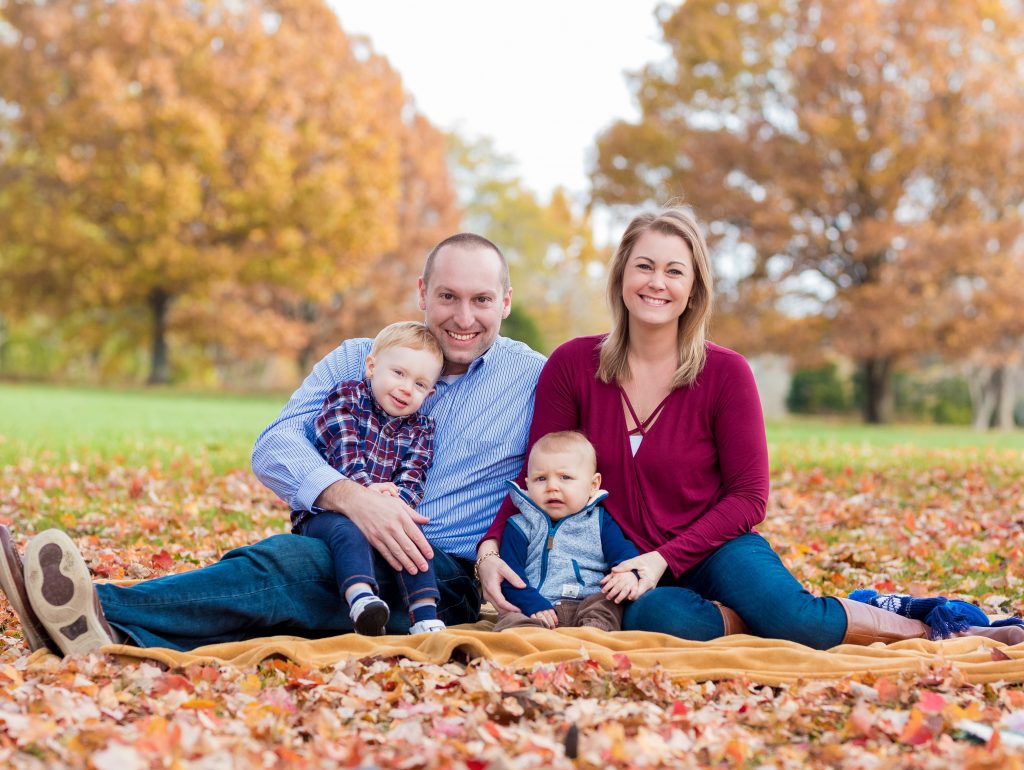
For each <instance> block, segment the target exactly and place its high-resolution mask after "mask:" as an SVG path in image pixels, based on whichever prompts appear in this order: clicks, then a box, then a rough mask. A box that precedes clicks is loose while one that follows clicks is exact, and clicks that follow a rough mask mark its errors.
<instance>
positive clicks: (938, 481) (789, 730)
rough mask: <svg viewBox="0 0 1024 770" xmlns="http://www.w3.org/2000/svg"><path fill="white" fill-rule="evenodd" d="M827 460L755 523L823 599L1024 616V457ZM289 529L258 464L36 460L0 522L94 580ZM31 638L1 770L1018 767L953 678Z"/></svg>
mask: <svg viewBox="0 0 1024 770" xmlns="http://www.w3.org/2000/svg"><path fill="white" fill-rule="evenodd" d="M869 454H870V453H869ZM826 459H827V460H828V462H824V463H822V464H821V466H820V467H815V466H814V465H811V464H809V463H806V462H794V463H792V464H789V465H786V466H785V467H784V468H783V469H782V470H780V471H779V472H777V473H776V474H775V476H774V478H773V492H772V497H771V501H770V510H769V515H768V520H767V522H766V524H765V525H764V526H763V527H762V528H761V531H762V532H763V533H764V534H765V535H766V536H768V537H769V539H770V540H771V541H772V542H773V544H774V545H775V546H776V548H777V549H778V550H779V552H780V554H781V555H782V556H783V558H784V560H785V561H786V562H787V563H788V564H789V565H790V567H791V568H792V569H793V571H794V572H795V573H796V575H797V576H798V577H799V578H800V579H801V580H802V581H804V582H805V583H806V584H807V585H808V586H810V587H811V589H812V590H813V591H815V592H818V593H836V594H839V595H845V594H846V593H848V592H849V591H851V590H853V589H855V588H861V587H875V588H878V589H879V590H894V589H905V590H910V591H913V592H916V593H942V594H945V595H947V596H950V597H957V598H964V599H969V600H972V601H975V602H977V603H978V604H980V605H981V606H982V607H983V608H985V609H986V610H987V611H989V612H1003V613H1012V612H1021V611H1024V601H1022V598H1021V597H1022V592H1021V590H1020V587H1021V581H1022V580H1024V538H1022V537H1021V531H1022V527H1024V480H1022V479H1024V473H1022V468H1024V460H1022V457H1021V453H1020V452H1019V451H1016V450H999V451H997V450H989V451H987V452H985V453H978V452H974V451H969V450H948V451H944V452H943V451H936V452H931V453H930V454H929V455H928V456H927V457H925V458H923V459H922V458H921V457H920V456H915V458H914V459H913V461H912V462H911V461H907V462H901V461H900V458H899V456H898V452H897V454H896V455H893V454H892V453H890V454H889V455H887V456H886V458H885V461H884V462H882V461H879V462H871V461H870V457H868V461H865V460H864V458H859V459H858V460H857V461H856V462H855V463H854V464H852V465H849V466H845V467H844V466H843V465H842V462H837V459H841V458H837V457H831V458H826ZM821 468H828V469H829V470H822V469H821ZM286 519H287V511H286V510H285V509H284V508H283V506H281V504H280V503H278V502H277V501H276V500H275V498H274V497H273V496H272V495H271V494H270V493H269V492H268V491H266V490H265V489H264V488H263V487H262V486H260V485H259V484H258V483H257V482H256V481H255V480H254V479H253V478H252V477H251V475H250V474H249V473H248V472H245V471H231V472H227V473H215V472H214V471H213V470H212V469H211V464H210V462H209V461H208V459H207V458H205V457H203V456H202V455H197V456H196V457H195V458H194V459H188V458H185V457H178V458H177V459H175V460H173V461H171V462H161V461H154V462H153V464H152V465H150V466H148V467H134V468H129V467H125V466H124V465H123V464H122V463H120V462H118V460H117V458H116V457H115V458H113V459H104V458H102V457H95V458H91V459H89V460H87V461H85V460H79V461H75V460H66V459H60V460H57V459H47V458H46V456H45V455H42V456H37V457H36V458H31V459H24V460H21V461H19V462H16V463H13V464H9V465H7V466H4V467H3V468H2V470H0V523H5V524H7V525H8V526H10V527H11V528H12V530H14V532H15V536H16V538H17V540H18V543H19V545H20V546H23V545H24V542H25V540H26V539H27V537H28V536H29V535H30V534H33V533H35V532H38V531H40V530H42V529H44V528H46V527H48V526H60V527H62V528H65V529H66V530H68V531H69V532H70V534H71V535H72V537H74V538H75V539H76V541H77V542H78V543H79V544H80V546H81V547H82V550H83V553H84V555H85V557H86V560H87V562H88V563H89V565H90V568H91V569H92V570H93V571H94V573H95V574H96V575H97V576H98V577H105V578H112V579H116V578H146V577H150V576H155V575H161V574H166V573H169V572H174V571H178V570H185V569H192V568H194V567H196V566H200V565H202V564H207V563H209V562H211V561H214V560H216V559H217V558H218V557H219V556H220V554H222V553H223V552H224V551H226V550H229V549H230V548H233V547H235V546H238V545H241V544H244V543H247V542H252V541H255V540H258V539H260V538H262V537H264V536H266V535H269V534H274V533H277V532H281V531H284V529H285V522H286ZM20 637H21V631H20V628H19V626H18V624H17V622H16V621H15V619H14V617H13V615H12V614H11V613H10V610H9V609H8V607H7V605H6V603H5V602H2V601H0V765H2V766H4V767H8V766H10V767H25V768H32V767H39V768H44V767H46V768H49V767H56V766H67V767H95V768H98V769H99V770H107V769H108V768H109V769H110V770H114V769H115V768H116V769H117V770H134V769H135V768H177V767H181V768H185V767H197V768H222V767H232V766H239V767H242V766H245V767H268V768H272V767H282V768H284V767H311V768H312V767H325V768H326V767H332V768H333V767H382V768H383V767H396V768H408V769H409V770H413V769H414V768H416V769H418V768H447V767H452V768H470V769H471V770H483V769H484V768H490V769H492V770H499V769H500V768H533V767H555V768H570V767H578V768H603V767H616V768H627V767H644V768H646V767H705V766H711V767H761V766H764V767H794V768H795V767H805V766H820V767H845V768H887V767H934V768H945V767H952V766H955V767H975V768H1004V767H1024V749H1022V748H1021V747H1020V744H1024V737H1022V735H1021V734H1022V733H1024V689H1022V688H1021V687H1020V686H1018V685H1014V686H1009V685H1000V684H994V685H971V684H967V683H965V682H964V681H963V678H962V677H961V675H960V674H959V672H958V671H957V670H955V669H954V668H951V667H945V668H944V667H942V666H939V667H937V668H936V669H934V670H933V671H932V672H931V673H929V674H917V675H903V676H901V677H889V678H884V677H883V678H878V677H876V676H874V675H873V674H871V673H870V672H865V673H864V674H862V675H859V676H854V677H847V678H845V679H842V680H839V681H834V682H820V681H806V682H801V683H797V684H795V685H786V686H776V687H769V686H762V685H759V684H755V683H751V682H749V681H745V680H743V679H736V680H731V681H722V682H716V683H709V682H703V683H700V682H694V681H691V680H684V679H677V678H673V677H672V676H669V675H668V674H667V673H666V672H664V671H660V670H653V671H649V670H648V671H640V670H637V669H635V668H632V667H631V666H630V665H629V662H628V660H626V659H625V658H620V659H619V666H618V667H617V668H616V669H615V670H612V671H608V670H603V669H601V668H600V667H599V666H597V665H596V664H595V663H594V662H593V661H588V660H580V661H577V662H572V663H564V664H560V665H557V666H555V665H544V666H539V667H536V668H534V669H530V670H513V669H510V668H505V667H501V666H498V665H495V664H493V663H491V662H488V661H470V662H468V663H449V664H446V665H427V664H419V663H412V662H410V661H405V660H393V659H364V660H358V661H357V660H350V661H346V662H343V663H339V664H338V665H336V666H334V667H331V668H324V669H309V668H304V667H299V666H295V665H293V664H291V663H287V662H283V661H268V662H266V663H264V664H262V665H260V666H258V667H253V668H248V669H235V668H223V669H219V668H216V667H212V666H201V667H192V668H187V669H182V670H163V669H161V668H159V667H158V666H156V665H154V664H151V663H129V664H122V663H120V662H117V661H115V660H114V659H112V658H108V657H104V656H98V655H97V656H89V657H83V658H77V659H67V660H63V661H61V660H59V659H57V658H56V657H52V656H50V657H42V658H39V657H38V656H37V657H36V658H33V659H32V661H31V662H30V661H29V656H28V651H27V649H26V648H25V647H24V646H23V645H22V643H21V638H20Z"/></svg>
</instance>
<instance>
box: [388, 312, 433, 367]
mask: <svg viewBox="0 0 1024 770" xmlns="http://www.w3.org/2000/svg"><path fill="white" fill-rule="evenodd" d="M388 348H410V349H412V350H425V351H426V352H427V353H433V354H434V355H435V356H437V360H438V361H441V362H442V363H444V352H443V351H442V350H441V343H439V342H438V341H437V337H435V336H434V334H433V332H431V331H430V329H428V328H427V327H426V326H425V325H424V324H422V323H420V322H419V321H399V322H398V323H393V324H390V325H388V326H385V327H384V328H383V329H381V330H380V332H378V333H377V336H376V337H374V338H373V348H372V349H371V350H370V355H371V356H376V355H379V354H380V353H382V352H384V351H385V350H387V349H388Z"/></svg>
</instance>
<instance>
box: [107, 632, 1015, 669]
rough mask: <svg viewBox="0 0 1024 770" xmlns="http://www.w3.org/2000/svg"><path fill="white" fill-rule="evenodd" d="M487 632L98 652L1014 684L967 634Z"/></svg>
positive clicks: (985, 643) (227, 660) (1004, 650)
mask: <svg viewBox="0 0 1024 770" xmlns="http://www.w3.org/2000/svg"><path fill="white" fill-rule="evenodd" d="M491 626H492V624H491V623H489V622H487V621H482V622H480V623H476V624H473V625H461V626H452V627H450V628H448V629H447V630H446V631H442V632H440V633H436V634H418V635H416V636H382V637H367V636H358V635H356V634H346V635H344V636H334V637H329V638H326V639H317V640H308V639H299V638H296V637H291V636H275V637H269V638H264V639H252V640H249V641H245V642H230V643H226V644H213V645H209V646H207V647H200V648H198V649H195V650H192V651H191V652H175V651H174V650H167V649H162V648H156V647H153V648H140V647H130V646H126V645H109V646H107V647H104V648H103V651H104V652H107V653H110V654H113V655H118V656H122V657H124V658H135V659H146V660H155V661H159V662H160V663H164V664H166V665H168V666H172V667H179V666H187V665H190V664H193V663H215V664H218V665H230V666H251V665H255V664H256V663H259V662H260V661H263V660H266V659H267V658H270V657H273V656H278V657H285V658H288V659H290V660H293V661H295V662H297V663H303V664H307V665H312V666H327V665H331V664H333V663H336V662H338V661H339V660H345V659H348V658H353V657H355V658H364V657H392V656H397V657H403V658H409V659H410V660H415V661H421V662H427V663H444V662H447V661H449V660H452V659H456V660H467V659H474V658H489V659H492V660H494V661H497V662H498V663H501V664H503V665H506V666H512V667H515V668H525V667H530V666H534V665H537V664H539V663H558V662H560V661H566V660H576V659H579V658H581V657H590V658H592V659H593V660H595V661H597V662H598V663H599V664H600V665H602V666H604V667H607V668H614V667H615V666H616V665H617V661H616V658H615V656H616V655H618V654H622V655H625V656H626V657H627V658H629V660H630V662H631V664H632V665H633V666H634V667H636V668H640V669H649V668H654V667H655V666H660V667H661V668H662V669H664V670H666V671H668V672H669V673H671V674H673V675H675V676H679V677H684V678H688V679H694V680H697V681H704V680H716V679H727V678H732V677H747V678H748V679H750V680H751V681H754V682H760V683H763V684H781V683H784V682H794V681H796V680H798V679H838V678H840V677H843V676H846V675H848V674H856V673H866V672H871V673H874V674H897V673H899V672H901V671H911V672H918V673H925V672H927V671H929V670H933V669H937V668H942V667H944V666H946V665H948V664H952V665H954V666H955V667H956V668H957V669H959V670H960V671H961V672H962V673H963V675H964V676H965V677H966V679H967V680H968V681H970V682H974V683H985V682H996V681H1002V682H1022V681H1024V644H1019V645H1015V646H1013V647H1006V646H1005V645H1002V644H999V643H998V642H993V641H991V640H988V639H981V638H977V637H968V638H960V639H950V640H946V641H942V642H931V641H925V640H923V639H914V640H909V641H904V642H897V643H895V644H891V645H888V646H884V645H881V644H876V645H873V646H871V647H861V646H856V645H840V646H839V647H834V648H833V649H831V650H827V651H821V650H812V649H810V648H809V647H804V646H803V645H799V644H794V643H792V642H784V641H779V640H775V639H760V638H757V637H753V636H745V635H737V636H729V637H724V638H722V639H716V640H714V641H710V642H689V641H685V640H682V639H677V638H675V637H673V636H666V635H664V634H655V633H648V632H644V631H618V632H615V633H607V632H604V631H598V630H596V629H593V628H565V629H559V630H556V631H549V630H547V629H543V628H522V629H516V630H515V631H505V632H502V633H495V632H493V631H491V630H490V628H491Z"/></svg>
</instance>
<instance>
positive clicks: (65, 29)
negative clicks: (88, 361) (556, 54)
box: [0, 0, 405, 382]
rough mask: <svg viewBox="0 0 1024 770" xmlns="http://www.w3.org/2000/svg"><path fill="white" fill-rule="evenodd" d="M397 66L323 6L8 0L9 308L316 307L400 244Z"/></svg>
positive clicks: (4, 223)
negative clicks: (236, 298) (261, 296)
mask: <svg viewBox="0 0 1024 770" xmlns="http://www.w3.org/2000/svg"><path fill="white" fill-rule="evenodd" d="M404 101H405V97H404V94H403V92H402V88H401V83H400V81H399V79H398V77H397V75H396V74H395V73H394V72H393V71H392V70H390V68H389V67H388V66H387V65H386V62H384V61H383V60H382V59H380V58H379V57H376V56H374V55H373V54H372V52H371V51H369V49H368V47H367V46H365V45H358V44H355V43H353V41H352V40H350V39H349V38H348V37H347V36H346V35H345V34H344V32H343V31H342V29H341V27H340V26H339V24H338V21H337V19H336V18H335V16H334V14H333V13H332V12H331V11H330V10H329V9H328V8H327V7H326V5H325V4H324V3H323V2H322V0H242V1H241V2H227V1H226V0H223V1H221V0H134V1H129V0H114V1H111V0H79V2H74V3H71V2H56V1H55V2H37V3H27V2H13V1H12V0H0V122H2V125H0V279H2V281H0V283H2V285H3V289H2V291H3V295H2V297H0V300H2V302H3V306H4V311H5V312H6V313H22V314H24V313H26V312H29V311H30V310H35V311H38V310H40V309H43V310H46V311H48V312H50V313H53V314H58V315H59V314H64V313H69V312H74V311H81V309H83V308H121V309H123V308H129V307H145V308H147V309H148V312H149V313H150V316H151V340H152V369H151V373H150V378H149V379H150V381H151V382H164V381H167V379H168V377H169V374H170V370H169V363H168V355H167V342H166V339H167V338H166V329H167V322H168V317H169V311H170V309H171V307H172V305H173V303H174V302H175V301H176V300H177V299H179V298H182V297H187V298H190V299H192V300H196V299H197V298H202V297H207V296H209V292H210V290H211V287H215V286H254V285H269V286H274V287H278V288H282V289H286V290H289V291H291V292H293V293H295V294H296V295H297V296H299V297H302V298H305V299H309V300H311V301H321V300H324V299H326V298H328V297H330V296H332V295H333V294H335V293H337V292H339V291H343V290H344V289H345V288H346V287H348V286H349V285H350V284H351V283H352V281H353V280H355V279H357V278H358V277H359V276H360V275H361V274H362V273H363V272H364V270H365V267H366V265H367V264H368V262H369V260H370V258H371V257H372V256H376V255H379V254H381V253H383V252H388V251H393V250H394V249H395V248H396V247H397V245H398V239H399V234H398V222H397V221H396V218H395V217H394V215H393V212H394V209H395V207H396V206H397V204H398V200H399V196H400V192H401V175H402V170H401V164H402V158H401V144H402V137H401V135H402V132H403V131H404V128H403V126H402V120H401V109H402V106H403V105H404Z"/></svg>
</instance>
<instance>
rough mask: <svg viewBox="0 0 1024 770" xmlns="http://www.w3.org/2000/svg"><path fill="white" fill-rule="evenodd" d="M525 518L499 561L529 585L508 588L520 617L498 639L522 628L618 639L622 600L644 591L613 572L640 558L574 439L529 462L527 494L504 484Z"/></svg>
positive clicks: (547, 445) (589, 458)
mask: <svg viewBox="0 0 1024 770" xmlns="http://www.w3.org/2000/svg"><path fill="white" fill-rule="evenodd" d="M506 483H507V484H508V486H509V488H510V494H511V495H512V500H513V502H514V503H515V504H516V507H517V508H519V513H517V514H515V515H514V516H512V517H511V518H510V519H509V520H508V525H507V526H506V528H505V534H504V535H503V536H502V539H501V548H500V553H501V558H502V559H503V560H504V561H505V563H506V564H508V565H509V566H510V567H511V568H512V569H513V570H515V572H516V574H518V575H519V577H521V578H522V579H523V581H524V582H525V583H526V588H514V587H513V586H511V585H510V584H509V583H508V582H507V581H506V582H504V583H502V586H501V588H502V593H503V594H504V595H505V598H506V599H508V600H509V601H510V602H511V603H512V604H514V605H516V606H517V607H519V609H520V610H521V612H513V613H507V614H505V615H502V616H501V617H500V618H499V619H498V623H497V625H496V626H495V630H496V631H502V630H505V629H507V628H515V627H518V626H544V627H546V628H556V627H558V626H592V627H594V628H600V629H602V630H604V631H617V630H619V628H621V626H622V610H623V608H622V604H621V602H622V601H623V600H624V599H629V600H633V599H636V598H637V597H638V596H640V595H641V594H642V593H644V592H645V591H646V587H645V586H643V585H641V581H640V576H639V574H638V573H637V572H636V571H630V572H613V573H611V574H610V576H609V577H608V579H607V580H605V582H604V586H603V588H602V585H601V581H602V579H603V578H604V577H605V575H608V571H609V570H610V569H611V568H612V567H614V566H615V565H617V564H619V563H620V562H623V561H625V560H626V559H631V558H633V557H634V556H637V555H639V554H638V552H637V549H636V546H634V545H633V543H631V542H630V541H629V540H627V539H626V536H625V535H624V534H623V533H622V529H620V528H619V525H618V524H616V523H615V521H614V520H613V519H612V517H611V516H610V515H609V514H608V512H607V511H606V510H605V509H604V508H603V507H601V505H600V502H601V501H602V500H604V498H605V497H607V496H608V493H607V492H605V491H603V490H601V489H600V486H601V474H600V473H597V456H596V454H595V452H594V447H593V445H592V444H591V443H590V442H589V441H588V440H587V438H586V437H585V436H584V435H583V434H582V433H578V432H576V431H563V432H560V433H549V434H548V435H546V436H544V437H543V438H541V439H540V440H538V441H537V443H536V444H534V445H533V449H532V450H531V452H530V458H529V460H528V462H527V474H526V491H525V492H524V491H523V490H522V489H520V488H519V487H518V486H516V485H515V484H514V483H513V482H511V481H510V482H506Z"/></svg>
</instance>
